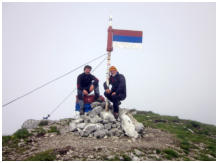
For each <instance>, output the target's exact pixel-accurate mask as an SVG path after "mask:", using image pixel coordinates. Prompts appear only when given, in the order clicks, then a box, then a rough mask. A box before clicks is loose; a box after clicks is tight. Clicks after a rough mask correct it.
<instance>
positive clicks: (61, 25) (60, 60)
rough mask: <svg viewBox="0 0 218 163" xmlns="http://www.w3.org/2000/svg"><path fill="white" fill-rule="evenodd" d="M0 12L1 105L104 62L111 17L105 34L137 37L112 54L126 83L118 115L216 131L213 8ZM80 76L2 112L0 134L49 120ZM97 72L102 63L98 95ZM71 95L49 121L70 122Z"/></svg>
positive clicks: (6, 6) (55, 6)
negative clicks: (138, 33)
mask: <svg viewBox="0 0 218 163" xmlns="http://www.w3.org/2000/svg"><path fill="white" fill-rule="evenodd" d="M2 9H3V20H2V21H3V24H2V26H3V56H2V63H3V67H2V68H3V70H2V77H3V78H2V80H3V83H2V84H3V99H2V102H3V104H4V103H6V102H8V101H10V100H12V99H14V98H15V97H18V96H20V95H22V94H24V93H26V92H28V91H30V90H31V89H33V88H35V87H38V86H40V85H42V84H44V83H45V82H47V81H50V80H52V79H54V78H56V77H58V76H59V75H62V74H64V73H66V72H68V71H70V70H71V69H73V68H75V67H77V66H79V65H81V64H83V63H85V62H87V61H89V60H91V59H93V58H95V57H97V56H100V55H101V54H104V53H105V52H106V43H107V28H108V17H109V15H110V14H111V15H112V16H113V22H112V26H113V28H117V29H129V30H142V31H143V48H142V49H119V48H114V51H113V52H112V65H114V66H116V67H117V68H118V70H119V72H120V73H122V74H124V75H125V77H126V83H127V98H126V100H125V101H123V102H122V105H121V107H124V108H129V109H131V108H136V109H138V110H145V111H148V110H150V111H153V112H155V113H159V114H162V115H175V116H179V118H182V119H192V120H197V121H200V122H204V123H209V124H216V100H215V98H216V74H215V73H216V70H215V67H216V61H215V59H216V45H215V42H216V36H215V33H216V18H215V14H216V10H215V9H216V8H215V3H3V7H2ZM102 59H103V58H102ZM102 59H100V60H98V61H96V62H93V63H92V64H91V65H92V66H93V67H94V66H95V65H97V64H98V63H99V62H100V61H101V60H102ZM81 72H82V69H80V70H78V71H76V72H74V73H72V74H71V75H69V76H67V77H65V78H63V79H60V80H58V81H57V82H55V83H53V84H51V85H49V86H47V87H45V88H43V89H41V90H39V91H37V92H35V93H33V94H31V95H29V96H27V97H25V98H23V99H21V100H19V101H17V102H14V103H12V104H10V105H8V106H7V107H4V108H3V111H2V117H3V120H2V125H3V131H2V132H3V134H11V133H13V132H14V131H15V130H16V129H18V128H20V127H21V124H22V123H23V122H24V121H25V120H27V119H42V117H43V116H45V115H47V114H48V113H50V112H51V111H52V110H53V109H54V108H55V107H56V106H57V105H58V104H59V103H60V102H61V101H62V100H63V98H64V97H65V96H66V95H67V94H69V93H70V91H71V90H72V89H74V88H75V86H76V78H77V75H78V74H80V73H81ZM105 72H106V62H104V64H103V65H101V66H100V67H99V68H98V69H97V70H96V72H94V75H95V76H96V77H98V78H99V79H100V91H101V94H103V87H102V84H103V82H104V81H105V77H106V74H105ZM75 95H76V92H75V93H74V94H73V95H72V96H71V98H69V99H68V100H67V101H66V102H65V103H64V104H63V105H62V106H61V107H60V108H59V109H58V110H57V111H56V112H55V113H54V114H53V115H52V117H51V119H60V118H65V117H71V116H72V115H73V110H74V109H75Z"/></svg>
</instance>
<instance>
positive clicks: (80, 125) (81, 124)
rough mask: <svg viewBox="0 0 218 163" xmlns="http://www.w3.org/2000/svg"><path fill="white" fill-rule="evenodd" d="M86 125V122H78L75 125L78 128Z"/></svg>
mask: <svg viewBox="0 0 218 163" xmlns="http://www.w3.org/2000/svg"><path fill="white" fill-rule="evenodd" d="M86 125H87V124H86V123H78V124H77V125H76V127H77V128H79V129H84V128H85V127H86Z"/></svg>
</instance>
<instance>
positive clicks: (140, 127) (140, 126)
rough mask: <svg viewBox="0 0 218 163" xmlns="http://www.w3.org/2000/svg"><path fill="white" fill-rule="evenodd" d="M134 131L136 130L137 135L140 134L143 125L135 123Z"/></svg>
mask: <svg viewBox="0 0 218 163" xmlns="http://www.w3.org/2000/svg"><path fill="white" fill-rule="evenodd" d="M135 130H136V131H137V132H138V133H142V132H143V130H144V125H143V124H142V123H139V122H136V123H135Z"/></svg>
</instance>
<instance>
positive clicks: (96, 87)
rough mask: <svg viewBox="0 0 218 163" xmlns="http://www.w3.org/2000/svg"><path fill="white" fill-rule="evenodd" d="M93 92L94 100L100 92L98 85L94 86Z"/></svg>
mask: <svg viewBox="0 0 218 163" xmlns="http://www.w3.org/2000/svg"><path fill="white" fill-rule="evenodd" d="M94 93H95V100H98V98H99V96H100V92H99V86H98V85H97V86H94Z"/></svg>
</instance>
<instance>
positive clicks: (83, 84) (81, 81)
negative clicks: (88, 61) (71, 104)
mask: <svg viewBox="0 0 218 163" xmlns="http://www.w3.org/2000/svg"><path fill="white" fill-rule="evenodd" d="M91 69H92V67H91V66H89V65H86V66H85V67H84V72H83V73H82V74H80V75H79V76H78V77H77V95H78V103H79V106H80V115H83V114H84V101H83V99H84V98H83V97H84V96H86V95H88V94H89V93H91V92H92V91H93V90H94V93H95V100H99V95H100V93H99V86H98V79H97V78H96V77H95V76H94V75H92V74H91V73H90V71H91Z"/></svg>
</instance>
